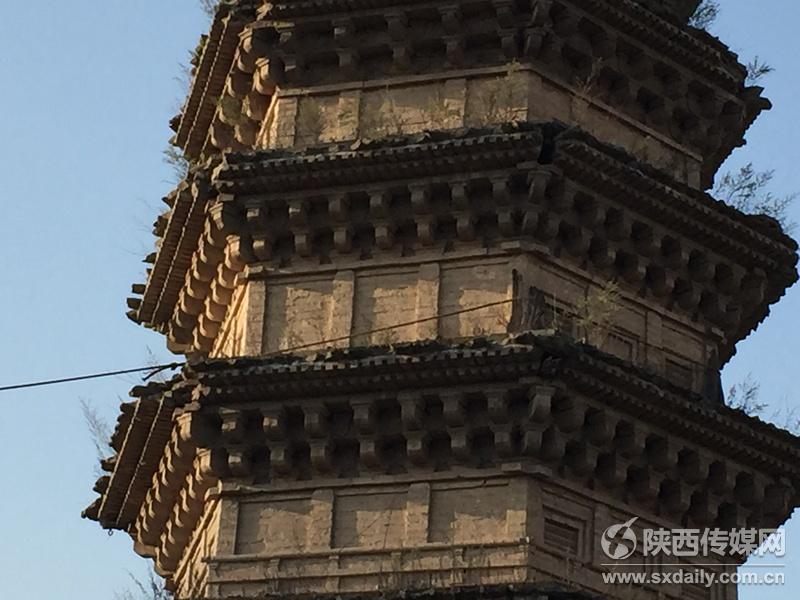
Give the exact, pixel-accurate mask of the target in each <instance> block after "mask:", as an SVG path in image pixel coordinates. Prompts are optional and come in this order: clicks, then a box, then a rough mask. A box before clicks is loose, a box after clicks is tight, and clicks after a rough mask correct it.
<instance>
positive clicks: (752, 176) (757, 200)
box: [714, 163, 797, 232]
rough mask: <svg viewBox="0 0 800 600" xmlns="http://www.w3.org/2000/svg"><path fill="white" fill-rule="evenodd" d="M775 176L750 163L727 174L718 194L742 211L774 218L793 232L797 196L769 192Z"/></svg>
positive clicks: (716, 192)
mask: <svg viewBox="0 0 800 600" xmlns="http://www.w3.org/2000/svg"><path fill="white" fill-rule="evenodd" d="M774 177H775V171H756V170H755V168H754V167H753V163H748V164H747V165H745V166H744V167H742V168H741V169H739V171H738V172H736V173H726V174H725V175H723V176H722V178H721V179H720V180H719V183H717V185H716V187H715V188H714V195H715V196H716V197H717V198H720V199H721V200H723V201H725V202H726V203H727V204H730V205H731V206H733V207H734V208H736V209H738V210H741V211H742V212H745V213H748V214H756V215H767V216H768V217H772V218H773V219H775V220H776V221H778V222H779V223H780V224H781V226H782V227H783V228H784V230H786V231H787V232H791V231H792V230H793V229H794V227H795V224H794V223H793V222H791V221H790V220H789V215H788V213H789V208H790V207H791V205H792V203H793V202H794V200H795V199H796V198H797V194H789V195H787V196H776V195H775V194H773V193H772V192H770V191H768V190H767V188H768V187H769V185H770V183H771V182H772V180H773V178H774Z"/></svg>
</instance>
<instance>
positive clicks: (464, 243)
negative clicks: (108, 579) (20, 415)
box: [84, 0, 800, 600]
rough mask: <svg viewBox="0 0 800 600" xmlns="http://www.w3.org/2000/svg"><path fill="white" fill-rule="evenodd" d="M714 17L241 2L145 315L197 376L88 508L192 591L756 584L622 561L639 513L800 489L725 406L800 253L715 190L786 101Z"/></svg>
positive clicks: (686, 592)
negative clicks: (731, 374)
mask: <svg viewBox="0 0 800 600" xmlns="http://www.w3.org/2000/svg"><path fill="white" fill-rule="evenodd" d="M697 5H698V0H639V1H634V0H449V1H447V2H437V3H432V2H426V1H425V0H275V1H272V2H261V1H258V0H239V1H233V0H230V1H223V2H222V3H221V4H220V6H219V7H218V9H217V11H216V15H215V16H214V18H213V23H212V24H211V29H210V31H209V33H208V34H207V35H206V36H204V37H203V38H202V41H201V43H200V45H199V46H198V48H197V51H196V53H195V60H194V72H193V83H192V86H191V90H190V92H189V96H188V98H187V100H186V102H185V105H184V107H183V110H182V112H181V114H180V115H179V116H178V117H176V118H175V119H174V120H173V122H172V127H173V129H174V131H175V136H174V139H173V143H174V144H175V146H177V147H178V148H179V149H180V150H181V151H182V152H183V153H184V154H185V156H186V157H187V158H188V159H189V161H190V165H191V166H190V168H189V169H188V171H187V173H186V177H185V179H184V181H182V182H181V183H180V185H178V186H177V188H176V189H175V190H174V191H173V192H172V193H170V194H169V195H168V196H167V197H166V198H165V199H164V201H165V203H166V205H167V208H166V210H165V212H164V213H163V214H161V215H160V216H159V217H158V219H157V220H156V222H155V225H154V234H155V236H156V251H155V252H154V253H153V254H151V255H150V256H148V257H147V259H146V262H148V263H150V265H149V268H148V271H147V280H146V281H145V282H144V283H141V284H136V285H134V286H133V293H134V296H133V297H132V298H129V299H128V307H129V309H130V312H129V313H128V314H129V317H130V318H131V319H132V320H133V321H135V322H136V323H139V324H141V325H143V326H145V327H148V328H151V329H154V330H156V331H158V332H160V333H162V334H163V335H164V337H165V339H166V344H167V346H168V347H169V349H170V350H171V351H173V352H175V353H177V354H179V355H183V356H185V357H186V361H187V363H186V366H185V367H184V368H183V369H182V370H181V372H180V373H179V374H178V375H176V376H174V377H173V378H172V379H170V380H169V381H167V382H165V383H156V382H150V383H148V384H147V385H142V386H139V387H136V388H134V389H133V390H132V394H131V395H132V401H131V402H129V403H125V404H123V405H122V407H121V414H120V416H119V419H118V423H117V426H116V429H115V431H114V434H113V437H112V439H111V446H112V447H113V449H114V456H113V457H111V458H109V459H107V460H105V461H103V463H102V467H103V469H104V470H105V471H106V472H107V474H106V475H105V476H104V477H102V478H101V479H100V480H99V481H98V482H97V485H96V487H95V490H96V491H97V492H98V493H99V498H98V499H97V500H96V501H95V502H94V503H93V504H92V505H91V506H90V507H89V508H88V509H86V511H85V513H84V515H85V516H86V517H88V518H90V519H93V520H95V521H98V522H99V523H100V525H102V527H104V528H106V529H109V530H122V531H125V532H126V533H127V534H128V535H130V537H131V538H132V540H133V548H134V550H135V551H136V552H137V553H138V554H140V555H142V556H145V557H150V558H152V559H153V561H154V564H155V568H156V570H157V572H158V573H159V574H160V575H161V576H163V578H164V579H165V582H166V585H167V587H168V589H170V590H172V591H173V592H174V594H175V597H176V598H178V599H181V600H183V599H190V598H192V599H194V598H203V599H218V600H223V599H233V598H243V599H256V598H264V597H276V598H277V597H280V598H281V599H288V600H291V599H292V598H294V597H301V596H314V597H316V598H334V597H337V596H341V595H350V594H352V595H356V596H360V597H371V596H375V597H380V598H384V599H395V598H400V597H407V598H416V597H419V598H428V599H432V598H437V599H438V598H442V599H443V600H448V599H453V598H456V597H458V598H476V599H477V598H481V599H483V598H487V599H494V598H497V599H503V600H508V599H511V598H539V599H548V598H549V599H551V600H559V599H562V598H576V597H589V596H602V597H605V598H610V599H616V598H619V599H620V600H622V599H626V600H627V599H630V600H667V599H672V598H674V599H690V600H733V599H735V598H736V595H737V591H736V586H735V585H733V584H727V585H724V584H720V583H718V584H715V585H713V586H711V587H704V586H702V585H697V584H682V585H681V584H676V585H668V586H659V587H649V586H646V585H643V586H639V587H632V586H622V585H616V586H613V585H609V584H607V583H606V582H605V580H604V577H603V576H604V574H606V573H608V572H609V570H611V569H613V568H615V567H614V566H609V563H610V560H609V557H608V556H607V555H606V554H604V551H603V549H602V547H603V545H602V543H601V542H602V538H603V534H604V532H606V531H607V529H608V528H609V527H610V526H612V525H614V524H620V523H626V522H630V521H631V519H633V518H634V517H636V518H638V520H637V521H636V523H635V524H634V525H632V528H633V530H634V531H636V532H641V531H643V530H644V529H645V528H650V529H675V528H694V529H698V530H702V529H706V528H710V529H721V530H731V529H740V528H758V529H772V528H775V527H777V526H779V525H780V524H782V523H783V522H784V521H785V520H786V519H788V517H789V516H790V515H791V513H792V511H793V509H794V508H795V507H796V506H798V504H800V440H798V438H796V437H794V436H792V435H791V434H789V433H788V432H785V431H782V430H780V429H778V428H776V427H774V426H772V425H769V424H766V423H764V422H762V421H759V420H758V419H756V418H753V417H750V416H748V415H746V414H744V413H743V412H742V411H739V410H735V409H732V408H729V407H727V406H726V405H725V402H724V399H723V394H722V392H721V390H720V375H719V373H720V369H721V368H722V367H723V366H724V365H725V364H726V363H727V362H728V360H729V359H730V358H731V357H732V356H733V354H734V353H735V349H736V344H737V342H738V341H740V340H742V339H743V338H745V337H747V336H748V335H749V334H750V333H751V332H752V331H754V329H756V327H757V326H758V325H759V323H761V321H762V320H763V319H764V318H765V317H766V316H767V315H768V313H769V310H770V306H771V305H772V304H774V303H775V302H777V301H778V300H779V299H780V298H781V297H782V296H783V294H784V292H785V290H786V289H787V288H788V287H789V286H791V285H792V284H794V283H795V282H796V281H797V279H798V274H797V270H796V264H797V244H796V243H795V242H794V241H793V240H792V239H791V238H790V237H788V236H787V235H786V234H785V233H784V232H783V231H782V229H781V227H780V225H779V224H778V223H777V222H776V221H775V220H774V219H771V218H769V217H765V216H753V215H746V214H743V213H741V212H739V211H737V210H735V209H734V208H732V207H730V206H728V205H726V204H724V203H723V202H720V201H717V200H715V199H714V198H712V197H711V196H710V195H709V194H708V193H706V192H705V191H704V190H706V189H708V188H709V187H711V185H712V183H713V180H714V177H715V174H716V173H717V171H718V169H719V167H720V165H721V164H722V163H723V161H725V159H726V158H727V157H728V156H729V155H730V153H731V152H732V151H733V150H734V149H735V148H737V147H739V146H742V145H743V143H744V141H743V139H744V134H745V132H746V130H747V129H748V128H749V127H750V125H751V124H752V123H753V122H754V121H755V119H756V118H757V117H758V115H759V113H761V112H762V111H764V110H766V109H769V107H770V103H769V102H768V100H766V99H765V98H764V97H763V96H762V92H763V90H762V89H761V88H758V87H748V85H747V84H746V80H747V71H746V68H745V67H744V66H743V65H742V64H740V63H739V61H738V59H737V57H736V55H734V54H733V53H732V52H731V51H730V50H729V49H728V48H727V47H726V46H725V45H723V44H722V43H721V42H720V41H718V40H717V39H716V38H714V37H712V36H710V35H708V34H707V33H705V32H704V31H700V30H697V29H695V28H692V27H691V26H689V25H688V22H689V18H690V16H691V15H692V14H693V13H694V11H695V9H696V8H697ZM640 550H641V549H640ZM640 550H639V551H640ZM637 556H638V555H637ZM634 558H636V557H634ZM646 558H647V560H646V561H645V562H642V561H639V562H640V563H642V565H641V568H643V569H644V570H645V571H646V572H648V573H652V572H657V571H658V570H659V569H662V568H663V567H664V565H663V564H662V562H661V561H662V559H661V558H656V559H653V558H652V557H646ZM662 558H663V557H662ZM734 559H735V560H734ZM745 559H746V556H738V557H732V556H729V555H726V556H717V555H713V556H712V557H711V558H709V557H698V558H691V557H689V558H682V559H680V561H681V562H682V563H685V565H686V566H687V567H691V566H692V564H694V563H699V562H702V563H709V561H710V562H712V563H714V565H716V563H719V564H718V566H714V565H711V566H708V565H706V566H705V567H704V568H705V569H707V570H711V571H714V572H716V573H726V574H730V573H733V572H735V571H736V566H735V564H734V563H742V562H744V560H745ZM715 561H716V562H715Z"/></svg>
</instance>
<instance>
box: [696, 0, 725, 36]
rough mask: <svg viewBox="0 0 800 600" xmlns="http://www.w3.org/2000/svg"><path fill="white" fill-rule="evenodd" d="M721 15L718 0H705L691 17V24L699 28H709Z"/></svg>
mask: <svg viewBox="0 0 800 600" xmlns="http://www.w3.org/2000/svg"><path fill="white" fill-rule="evenodd" d="M718 16H719V3H718V2H717V0H703V2H702V3H701V4H700V6H698V7H697V11H696V12H695V13H694V15H692V18H691V19H689V25H691V26H692V27H696V28H697V29H708V28H709V27H711V26H712V25H713V24H714V22H715V21H716V20H717V17H718Z"/></svg>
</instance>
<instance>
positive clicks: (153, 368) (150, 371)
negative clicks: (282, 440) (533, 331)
mask: <svg viewBox="0 0 800 600" xmlns="http://www.w3.org/2000/svg"><path fill="white" fill-rule="evenodd" d="M517 300H520V299H519V298H508V299H506V300H498V301H497V302H489V303H487V304H481V305H480V306H471V307H469V308H462V309H459V310H455V311H452V312H449V313H442V314H438V315H432V316H430V317H424V318H421V319H414V320H413V321H406V322H405V323H396V324H395V325H387V326H386V327H378V328H376V329H370V330H368V331H360V332H357V333H350V334H348V335H342V336H339V337H335V338H329V339H323V340H319V341H317V342H309V343H306V344H300V345H298V346H292V347H290V348H286V349H284V350H276V351H274V352H268V353H265V354H262V355H260V356H257V357H247V358H275V357H277V356H283V355H286V354H292V353H294V352H299V351H301V350H309V349H311V348H316V347H318V346H328V345H331V344H336V343H338V342H346V341H351V340H353V339H356V338H362V337H366V336H371V335H374V334H377V333H384V332H387V331H392V330H395V329H402V328H404V327H411V326H413V325H418V324H420V323H428V322H431V321H438V320H440V319H447V318H449V317H456V316H458V315H463V314H465V313H471V312H476V311H479V310H484V309H487V308H494V307H497V306H503V305H505V304H510V303H512V302H516V301H517ZM636 344H637V345H641V346H644V347H647V348H651V347H652V348H656V349H659V350H663V348H661V347H658V346H655V345H654V344H651V343H648V342H646V341H645V340H637V341H636ZM228 360H230V359H228ZM687 360H688V362H691V363H692V364H694V365H697V366H701V367H704V368H705V367H706V366H707V365H704V364H703V363H699V362H697V361H694V360H689V359H687ZM185 364H186V362H185V361H182V362H173V363H168V364H163V365H150V366H148V367H138V368H135V369H124V370H121V371H106V372H103V373H94V374H92V375H78V376H76V377H64V378H61V379H50V380H44V381H35V382H31V383H20V384H15V385H7V386H0V392H10V391H13V390H23V389H29V388H36V387H44V386H50V385H58V384H62V383H74V382H77V381H88V380H91V379H103V378H107V377H116V376H118V375H130V374H133V373H147V375H146V376H145V377H144V380H145V381H146V380H148V379H150V378H152V377H153V376H155V375H157V374H158V373H161V372H162V371H167V370H172V369H177V368H180V367H182V366H184V365H185Z"/></svg>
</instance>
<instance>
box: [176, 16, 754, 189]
mask: <svg viewBox="0 0 800 600" xmlns="http://www.w3.org/2000/svg"><path fill="white" fill-rule="evenodd" d="M653 4H654V5H655V4H658V5H662V10H661V11H660V12H661V13H663V12H664V10H663V8H664V6H666V5H665V3H664V2H663V1H659V2H654V3H653ZM673 4H693V3H679V2H675V3H673ZM695 4H696V3H695ZM676 10H677V9H676ZM678 13H680V11H677V13H676V14H678ZM684 22H685V19H684ZM196 62H197V68H196V78H195V82H194V86H193V88H192V92H191V94H190V96H189V100H188V102H187V104H186V107H185V110H184V112H183V113H182V115H181V116H180V117H178V118H177V119H176V120H175V121H174V127H175V129H176V131H177V133H176V136H175V140H174V142H175V143H176V144H177V145H178V146H179V147H181V148H183V149H184V150H185V151H186V153H187V156H189V157H190V158H192V159H198V158H201V157H204V156H205V157H207V156H212V155H216V154H218V153H219V152H224V151H226V150H230V149H234V150H236V149H239V150H241V149H251V148H270V147H288V146H293V145H295V144H298V143H300V144H303V143H306V144H307V143H309V141H312V140H313V139H317V138H319V139H323V140H325V141H337V140H348V139H351V140H352V139H356V138H365V137H371V136H372V137H375V136H378V137H381V136H382V135H383V134H385V132H386V130H387V129H390V130H396V132H398V133H399V132H413V131H419V130H422V129H426V128H429V129H439V128H450V127H459V126H463V125H467V126H482V125H485V124H487V123H492V122H501V121H510V120H515V119H525V120H550V119H559V120H561V121H564V122H568V123H573V124H577V125H580V126H581V127H583V128H584V129H586V130H587V131H589V132H590V133H592V134H593V135H595V136H596V137H598V138H599V139H601V140H604V141H613V142H614V143H618V144H622V145H624V146H626V147H627V149H628V150H629V151H631V152H633V153H634V154H636V155H637V156H638V157H639V158H642V159H643V160H646V161H648V162H651V163H653V164H655V165H657V166H659V167H660V168H662V169H664V170H667V171H670V172H672V173H674V175H675V176H676V177H677V178H678V179H681V180H682V181H685V182H687V183H689V184H691V185H693V186H695V187H700V186H702V187H707V186H709V185H710V184H711V182H712V181H713V177H714V174H715V172H716V170H717V169H718V167H719V165H720V164H721V163H722V162H723V161H724V160H725V158H726V157H727V156H728V155H729V154H730V152H731V151H732V150H733V149H734V148H736V147H738V146H740V145H742V144H743V139H742V136H743V134H744V132H745V131H746V129H747V128H748V127H749V126H750V125H751V124H752V122H753V121H754V120H755V119H756V117H757V116H758V115H759V113H760V112H761V111H762V110H764V109H766V108H769V106H770V104H769V102H768V101H767V100H765V99H763V98H762V97H761V95H760V94H761V91H762V90H761V88H758V87H747V85H746V83H745V82H746V76H747V72H746V69H745V67H744V66H742V65H741V64H739V62H738V60H737V57H736V55H734V54H733V53H731V52H730V51H729V50H728V48H727V47H725V46H724V45H722V44H721V43H720V42H719V41H718V40H716V38H712V37H711V36H709V35H708V34H706V33H705V32H701V31H698V30H695V29H693V28H691V27H688V26H686V25H682V24H681V22H680V21H676V20H675V19H674V18H669V16H668V15H667V16H666V17H665V16H659V14H656V13H654V12H651V11H650V10H648V9H646V8H645V7H644V6H643V5H642V4H641V3H639V2H634V1H632V0H580V1H579V0H522V1H511V0H481V1H477V2H451V3H449V4H447V3H446V4H441V3H439V4H430V3H425V2H408V1H405V2H403V1H396V2H395V1H387V0H371V1H368V2H363V1H360V0H359V1H358V2H353V1H351V0H326V1H323V2H297V1H290V2H283V3H281V2H278V3H264V4H263V5H261V4H260V3H258V2H239V3H234V4H233V5H232V6H229V5H228V4H223V8H222V9H221V10H220V12H219V13H218V15H217V18H216V20H215V22H214V26H213V28H212V30H211V33H210V36H209V37H208V38H207V40H206V41H205V42H204V44H203V45H201V47H200V48H198V59H197V61H196ZM498 78H502V81H501V84H502V85H498ZM387 105H389V106H390V107H392V108H391V110H390V111H389V112H392V110H393V111H394V113H395V116H396V117H397V118H395V119H390V121H392V122H391V123H388V124H387V123H386V122H382V121H385V117H386V112H387V111H386V106H387ZM321 121H322V122H321ZM309 122H314V123H313V127H308V125H309ZM304 125H305V126H304ZM310 130H313V131H310Z"/></svg>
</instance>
